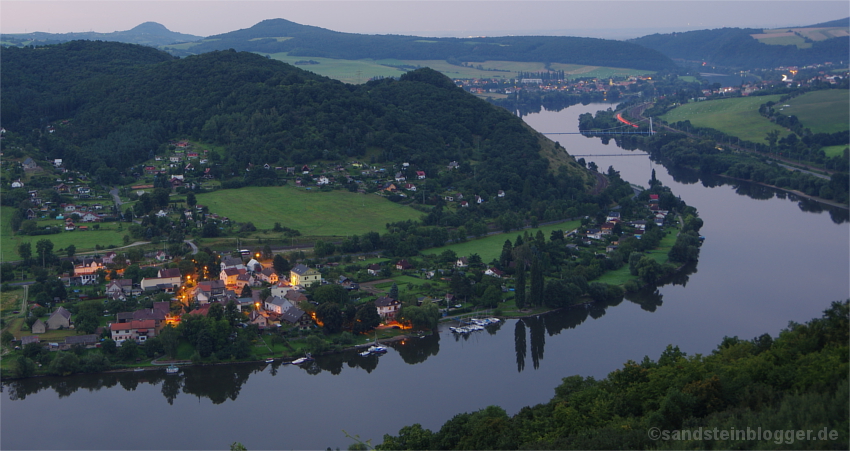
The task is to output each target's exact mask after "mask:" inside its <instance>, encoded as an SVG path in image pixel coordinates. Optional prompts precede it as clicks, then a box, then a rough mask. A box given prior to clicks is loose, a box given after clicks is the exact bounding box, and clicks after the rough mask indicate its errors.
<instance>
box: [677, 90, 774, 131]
mask: <svg viewBox="0 0 850 451" xmlns="http://www.w3.org/2000/svg"><path fill="white" fill-rule="evenodd" d="M779 97H780V96H779V95H772V96H759V97H736V98H734V99H722V100H709V101H705V102H695V103H688V104H686V105H681V106H678V107H676V108H674V109H673V110H671V111H669V112H668V113H667V114H665V115H663V116H661V119H664V120H665V121H667V122H668V123H673V122H679V121H686V120H687V121H691V124H692V125H693V126H695V127H704V128H713V129H715V130H719V131H721V132H723V133H726V134H727V135H731V136H736V137H738V138H741V139H743V140H747V141H752V142H756V143H765V140H764V138H765V136H767V134H768V133H769V132H771V131H773V130H777V131H779V132H780V133H781V136H785V135H787V134H788V131H787V130H785V129H784V128H783V127H780V126H778V125H775V124H773V123H772V122H770V121H769V120H767V119H766V118H765V117H763V116H761V115H760V114H759V112H758V109H759V106H760V105H761V104H763V103H766V102H768V101H771V100H772V101H774V102H776V101H779Z"/></svg>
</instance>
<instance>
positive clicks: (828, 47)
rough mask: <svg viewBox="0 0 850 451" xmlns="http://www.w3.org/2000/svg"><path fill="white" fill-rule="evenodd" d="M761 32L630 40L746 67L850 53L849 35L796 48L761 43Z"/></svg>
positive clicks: (684, 56)
mask: <svg viewBox="0 0 850 451" xmlns="http://www.w3.org/2000/svg"><path fill="white" fill-rule="evenodd" d="M759 33H762V30H761V29H750V28H718V29H714V30H697V31H688V32H683V33H669V34H653V35H649V36H643V37H640V38H636V39H632V40H630V41H629V42H632V43H634V44H638V45H641V46H643V47H646V48H649V49H653V50H657V51H659V52H661V53H662V54H664V55H666V56H668V57H670V58H673V59H677V60H686V61H693V62H707V63H708V64H710V65H717V66H725V67H734V68H745V69H764V68H774V67H780V66H806V65H809V64H820V63H824V62H826V61H832V62H839V61H847V55H849V54H850V38H848V37H846V36H845V37H837V38H832V39H826V40H823V41H815V42H812V43H811V47H809V48H797V47H796V46H793V45H768V44H764V43H761V42H759V41H758V40H756V39H755V38H753V36H752V35H754V34H759Z"/></svg>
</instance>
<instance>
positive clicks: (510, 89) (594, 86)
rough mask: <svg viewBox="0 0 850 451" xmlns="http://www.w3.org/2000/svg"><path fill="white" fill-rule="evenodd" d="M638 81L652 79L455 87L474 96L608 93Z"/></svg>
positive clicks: (470, 82)
mask: <svg viewBox="0 0 850 451" xmlns="http://www.w3.org/2000/svg"><path fill="white" fill-rule="evenodd" d="M638 80H645V81H650V80H652V77H650V76H648V75H646V76H643V75H640V76H630V77H627V78H625V79H623V80H617V81H615V80H614V79H612V78H609V79H597V78H594V79H580V80H570V79H542V78H521V79H498V78H473V79H455V80H454V82H455V85H457V86H459V87H461V88H463V89H464V90H466V91H469V92H471V93H473V94H485V93H495V94H512V93H514V92H517V91H523V90H525V91H564V92H576V93H582V92H602V91H608V90H609V89H611V87H613V86H619V87H620V88H627V87H628V86H630V85H633V84H635V83H637V82H638Z"/></svg>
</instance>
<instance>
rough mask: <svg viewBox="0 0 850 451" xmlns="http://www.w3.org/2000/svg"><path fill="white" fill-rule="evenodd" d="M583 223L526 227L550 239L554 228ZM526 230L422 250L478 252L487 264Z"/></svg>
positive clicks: (535, 233) (434, 251) (433, 252)
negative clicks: (503, 247)
mask: <svg viewBox="0 0 850 451" xmlns="http://www.w3.org/2000/svg"><path fill="white" fill-rule="evenodd" d="M580 225H581V221H567V222H561V223H558V224H550V225H545V226H542V227H539V228H536V229H526V230H528V233H529V234H530V235H531V236H532V237H533V236H534V235H537V231H538V230H540V231H541V232H543V236H544V237H546V240H549V237H550V234H551V233H552V231H553V230H563V231H565V232H566V231H568V230H573V229H575V228H577V227H578V226H580ZM526 230H514V231H511V232H508V233H500V234H498V235H490V236H486V237H484V238H479V239H477V240H470V241H465V242H463V243H456V244H450V245H448V246H442V247H435V248H431V249H426V250H423V251H422V254H423V255H431V254H434V255H439V254H441V253H443V251H445V250H447V249H451V250H453V251H454V252H455V254H457V255H458V257H468V256H470V255H472V254H478V255H479V256H480V257H481V261H482V262H484V263H485V264H487V263H489V262H490V261H491V260H493V259H494V258H499V256H500V255H501V254H502V246H504V245H505V240H511V243H513V242H514V241H516V237H517V236H518V235H523V234H524V233H525V232H526Z"/></svg>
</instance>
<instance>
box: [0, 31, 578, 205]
mask: <svg viewBox="0 0 850 451" xmlns="http://www.w3.org/2000/svg"><path fill="white" fill-rule="evenodd" d="M87 55H89V56H87ZM2 64H3V68H4V71H3V77H4V88H5V89H4V90H3V92H2V105H3V111H4V117H3V125H4V127H5V128H6V129H7V130H8V131H9V132H14V133H16V134H19V135H22V136H25V137H26V138H27V139H29V140H31V141H32V144H33V146H34V147H35V148H37V149H39V150H40V152H41V154H40V155H38V157H39V158H43V159H54V158H61V159H63V161H64V164H65V165H66V166H67V167H68V168H71V169H77V170H82V171H86V172H89V173H92V174H98V173H106V168H109V170H110V171H119V172H123V173H125V174H127V173H129V172H131V171H130V169H131V168H134V166H135V167H136V168H138V167H137V166H136V165H140V164H142V163H144V162H146V161H149V160H151V159H152V158H153V157H154V155H156V154H160V153H161V152H163V151H164V149H165V147H166V146H167V142H168V140H171V139H177V138H180V139H185V138H190V139H193V140H197V141H203V142H206V143H210V144H214V145H218V146H220V147H221V148H223V149H225V151H224V152H213V154H211V156H210V163H209V167H210V169H211V171H212V173H213V174H214V175H215V177H216V178H217V179H219V180H222V181H224V182H227V181H229V180H235V181H236V182H237V183H236V184H235V185H231V186H242V185H243V184H257V178H263V177H268V178H269V179H270V180H273V179H274V178H275V176H274V171H265V172H263V171H262V170H254V171H251V172H250V173H249V172H248V171H246V170H247V169H248V168H250V167H252V166H257V165H259V166H263V165H265V164H268V165H270V166H273V167H285V166H293V165H299V164H307V163H312V162H317V161H344V160H348V159H369V160H374V162H376V163H390V164H397V165H399V166H400V165H401V163H402V162H409V163H410V164H413V165H415V166H416V167H417V168H418V169H421V170H424V171H425V172H426V173H429V174H437V173H438V172H440V171H441V170H443V169H444V168H445V167H446V165H447V164H448V163H449V162H451V161H457V162H459V163H460V167H459V169H458V170H457V171H455V172H454V173H453V174H454V175H447V176H446V177H442V178H440V179H439V180H435V181H433V182H431V183H436V185H432V186H431V187H430V188H428V190H429V192H431V193H432V195H433V193H435V191H436V192H439V191H440V190H443V189H448V188H452V189H455V190H458V191H462V190H467V191H466V192H472V193H475V194H485V195H490V196H492V195H495V193H496V192H497V191H499V190H504V191H506V192H509V193H514V194H513V195H512V196H511V200H510V201H509V202H510V203H515V207H521V208H522V210H526V209H528V208H529V207H530V205H531V204H532V203H533V202H535V201H550V202H554V201H556V200H561V199H573V200H575V201H576V202H588V201H587V200H584V197H583V196H584V193H585V191H586V186H585V182H584V179H583V178H582V177H581V176H578V177H575V176H574V175H575V174H576V171H579V167H578V165H576V164H575V163H574V162H572V163H571V165H572V166H573V168H572V171H567V170H565V168H564V167H553V165H552V164H551V163H550V161H549V160H548V159H546V158H544V157H543V156H541V154H540V152H541V143H540V139H541V138H540V137H539V135H537V134H535V133H534V132H533V131H531V130H530V129H528V128H527V127H526V126H524V124H523V123H522V120H521V119H520V118H518V117H515V116H514V115H512V114H511V113H509V112H508V111H506V110H504V109H501V108H498V107H494V106H492V105H490V104H488V103H486V102H485V101H483V100H480V99H477V98H475V97H474V96H472V95H470V94H468V93H466V92H465V91H463V90H462V89H461V88H458V87H456V86H455V85H454V83H453V82H452V81H451V80H450V79H448V78H447V77H445V76H443V75H442V74H440V73H438V72H436V71H433V70H431V69H419V70H416V71H413V72H409V73H407V74H405V75H403V76H402V77H400V79H398V80H394V79H385V80H378V81H373V82H369V83H367V84H364V85H360V86H353V85H346V84H344V83H341V82H338V81H334V80H331V79H328V78H325V77H321V76H318V75H315V74H313V73H310V72H306V71H304V70H301V69H298V68H296V67H294V66H290V65H287V64H285V63H282V62H279V61H275V60H272V59H269V58H265V57H263V56H260V55H257V54H253V53H247V52H236V51H234V50H227V51H216V52H209V53H204V54H201V55H196V56H191V57H187V58H183V59H175V58H172V57H170V56H169V55H167V54H165V53H162V52H158V51H156V50H153V49H150V48H146V47H142V46H136V45H129V44H118V43H105V42H90V41H74V42H70V43H65V44H60V45H56V46H48V47H40V48H10V49H7V50H6V51H4V52H3V54H2ZM57 99H67V101H64V102H58V101H57ZM57 121H67V125H65V126H62V127H56V129H55V130H54V131H55V133H45V128H46V126H48V125H50V124H54V123H56V122H57ZM560 151H561V152H563V149H560ZM367 152H368V157H367ZM563 161H564V163H565V164H566V163H567V162H569V161H571V159H567V160H563ZM581 171H583V168H581ZM581 171H579V172H581ZM570 173H571V174H572V175H571V174H570ZM101 181H102V182H106V180H101ZM110 183H111V182H110ZM270 183H271V182H270ZM589 202H593V201H592V200H590V201H589ZM550 208H555V207H551V204H550ZM557 208H559V209H560V210H561V211H562V214H563V212H564V211H566V207H564V206H561V207H557ZM522 210H520V211H522ZM493 214H496V213H493ZM559 216H560V214H559Z"/></svg>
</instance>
